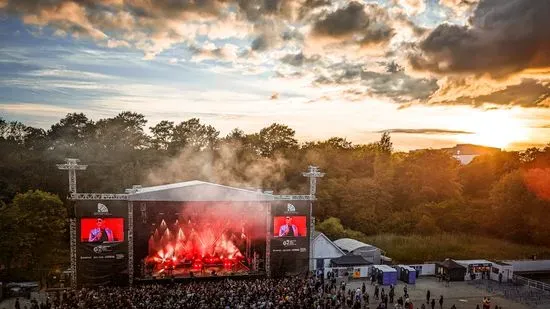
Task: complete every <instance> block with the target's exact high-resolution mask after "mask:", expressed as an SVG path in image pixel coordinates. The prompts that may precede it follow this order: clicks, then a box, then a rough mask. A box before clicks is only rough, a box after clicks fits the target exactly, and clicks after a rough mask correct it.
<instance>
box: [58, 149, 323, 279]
mask: <svg viewBox="0 0 550 309" xmlns="http://www.w3.org/2000/svg"><path fill="white" fill-rule="evenodd" d="M65 160H66V163H65V164H57V167H58V169H60V170H68V171H69V196H68V198H69V199H70V200H73V201H79V200H82V201H85V200H114V201H126V200H128V199H129V197H130V196H131V194H133V193H137V192H139V190H140V189H141V186H140V185H134V186H133V187H132V188H131V189H126V190H125V191H126V194H117V193H77V192H76V171H77V170H85V169H86V168H87V165H80V164H79V162H80V160H78V159H65ZM302 175H303V176H305V177H307V178H309V180H310V188H309V190H310V192H309V193H310V194H308V195H292V194H283V195H274V194H270V193H265V200H264V201H266V202H267V201H280V200H287V201H311V202H313V201H314V200H315V193H316V186H317V178H320V177H323V176H324V175H325V174H324V173H321V172H320V171H319V169H318V168H317V167H315V166H309V167H308V172H305V173H302ZM142 204H143V203H142ZM311 204H312V203H311ZM311 204H310V218H311V225H310V228H311V232H310V248H309V249H310V250H309V251H310V253H309V254H310V262H311V258H312V254H313V250H312V238H313V231H314V228H315V218H314V217H313V213H312V205H311ZM145 207H146V206H145V205H140V209H141V211H142V212H143V211H146V210H145V209H144V208H145ZM266 220H267V230H268V231H267V233H266V255H265V262H264V263H265V270H266V273H267V275H268V276H270V274H271V266H270V262H271V253H270V249H271V245H270V239H271V237H272V231H271V229H270V222H271V207H269V206H267V218H266ZM69 234H70V260H71V287H72V288H73V289H75V288H76V287H77V285H78V282H77V274H78V273H77V271H78V270H77V266H76V264H77V256H76V245H77V230H76V218H71V219H70V221H69ZM133 241H134V209H133V202H132V201H128V283H129V284H130V285H132V284H133V281H134V243H133Z"/></svg>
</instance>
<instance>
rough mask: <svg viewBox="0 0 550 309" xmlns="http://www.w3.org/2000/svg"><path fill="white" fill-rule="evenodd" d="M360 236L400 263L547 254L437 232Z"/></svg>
mask: <svg viewBox="0 0 550 309" xmlns="http://www.w3.org/2000/svg"><path fill="white" fill-rule="evenodd" d="M361 238H362V239H359V240H361V241H363V242H365V243H368V244H372V245H374V246H376V247H378V248H381V249H382V250H384V251H386V255H387V256H389V257H391V258H393V259H394V261H395V262H400V263H421V262H424V261H441V260H443V259H445V258H453V259H487V260H506V259H528V258H530V257H531V256H532V255H533V254H535V255H537V258H538V259H543V258H550V248H548V247H538V246H529V245H522V244H516V243H512V242H508V241H505V240H501V239H496V238H489V237H481V236H471V235H453V234H438V235H433V236H421V235H408V236H402V235H392V234H382V235H375V236H362V237H361Z"/></svg>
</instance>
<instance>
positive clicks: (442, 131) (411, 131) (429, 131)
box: [375, 129, 474, 134]
mask: <svg viewBox="0 0 550 309" xmlns="http://www.w3.org/2000/svg"><path fill="white" fill-rule="evenodd" d="M384 132H388V133H399V134H474V132H469V131H462V130H446V129H387V130H381V131H376V132H375V133H384Z"/></svg>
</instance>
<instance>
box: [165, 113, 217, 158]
mask: <svg viewBox="0 0 550 309" xmlns="http://www.w3.org/2000/svg"><path fill="white" fill-rule="evenodd" d="M219 135H220V132H219V131H217V130H216V129H215V128H214V127H213V126H210V125H204V124H202V123H200V120H199V119H198V118H191V119H189V120H187V121H183V122H181V123H180V124H178V125H177V126H175V127H174V130H173V136H172V142H171V144H170V148H171V149H172V152H177V151H181V150H183V149H184V148H189V149H194V150H205V149H214V148H215V147H216V145H217V143H218V136H219Z"/></svg>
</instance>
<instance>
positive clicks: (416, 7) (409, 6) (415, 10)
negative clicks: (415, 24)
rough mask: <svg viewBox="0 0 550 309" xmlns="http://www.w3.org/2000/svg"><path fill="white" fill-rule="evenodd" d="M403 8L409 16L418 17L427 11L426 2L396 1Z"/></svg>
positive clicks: (417, 0) (415, 0) (412, 0)
mask: <svg viewBox="0 0 550 309" xmlns="http://www.w3.org/2000/svg"><path fill="white" fill-rule="evenodd" d="M396 1H397V4H398V5H400V6H401V7H403V8H404V9H405V11H406V13H407V15H418V14H421V13H423V12H424V11H425V10H426V0H396Z"/></svg>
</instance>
